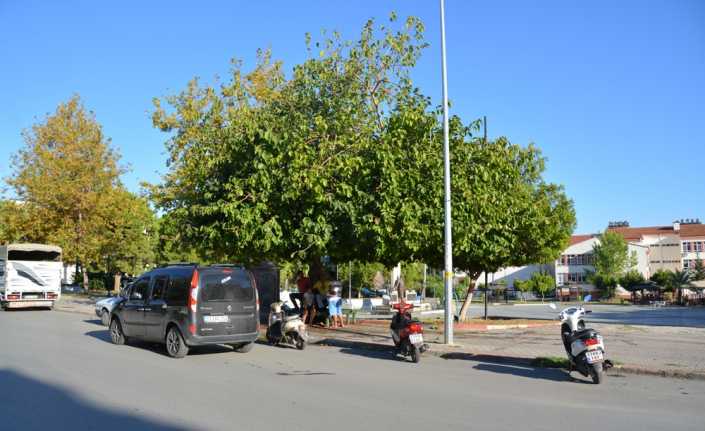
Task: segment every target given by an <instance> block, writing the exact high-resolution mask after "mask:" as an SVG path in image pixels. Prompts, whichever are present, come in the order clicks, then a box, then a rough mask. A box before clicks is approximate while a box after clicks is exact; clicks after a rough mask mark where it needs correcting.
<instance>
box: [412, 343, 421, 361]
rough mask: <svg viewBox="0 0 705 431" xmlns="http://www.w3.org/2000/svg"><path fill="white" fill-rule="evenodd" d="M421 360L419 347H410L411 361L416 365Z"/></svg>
mask: <svg viewBox="0 0 705 431" xmlns="http://www.w3.org/2000/svg"><path fill="white" fill-rule="evenodd" d="M420 360H421V350H420V349H419V346H411V361H412V362H413V363H415V364H418V363H419V361H420Z"/></svg>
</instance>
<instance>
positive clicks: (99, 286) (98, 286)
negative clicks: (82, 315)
mask: <svg viewBox="0 0 705 431" xmlns="http://www.w3.org/2000/svg"><path fill="white" fill-rule="evenodd" d="M88 289H89V290H105V282H104V281H103V280H102V279H100V278H94V279H92V280H89V281H88Z"/></svg>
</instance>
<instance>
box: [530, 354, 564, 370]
mask: <svg viewBox="0 0 705 431" xmlns="http://www.w3.org/2000/svg"><path fill="white" fill-rule="evenodd" d="M531 365H532V366H534V367H540V368H568V365H569V362H568V359H566V358H559V357H558V356H538V357H536V358H535V359H534V360H533V361H531Z"/></svg>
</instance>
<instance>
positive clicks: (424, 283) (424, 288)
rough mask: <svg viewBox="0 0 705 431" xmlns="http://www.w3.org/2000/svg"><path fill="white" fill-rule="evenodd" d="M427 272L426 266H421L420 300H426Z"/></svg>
mask: <svg viewBox="0 0 705 431" xmlns="http://www.w3.org/2000/svg"><path fill="white" fill-rule="evenodd" d="M427 271H428V265H426V264H425V263H424V264H423V289H422V290H421V299H426V272H427Z"/></svg>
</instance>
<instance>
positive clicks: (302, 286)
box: [289, 271, 311, 313]
mask: <svg viewBox="0 0 705 431" xmlns="http://www.w3.org/2000/svg"><path fill="white" fill-rule="evenodd" d="M296 286H297V288H298V290H299V291H298V292H294V293H291V294H289V298H290V299H291V302H293V303H294V307H296V310H298V311H301V309H302V308H304V307H302V305H303V302H304V296H305V294H306V292H308V291H309V290H310V289H311V279H309V278H308V277H307V276H306V275H304V272H303V271H299V272H298V273H297V274H296ZM296 300H298V302H296ZM305 312H306V309H305V308H304V313H305Z"/></svg>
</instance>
